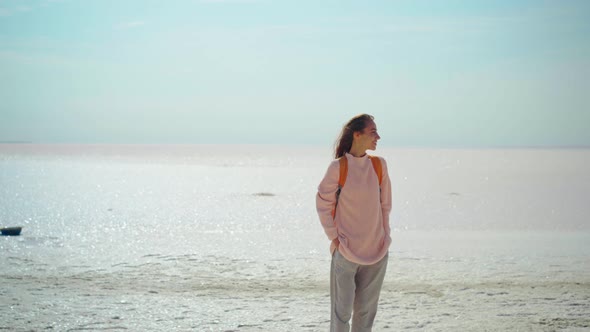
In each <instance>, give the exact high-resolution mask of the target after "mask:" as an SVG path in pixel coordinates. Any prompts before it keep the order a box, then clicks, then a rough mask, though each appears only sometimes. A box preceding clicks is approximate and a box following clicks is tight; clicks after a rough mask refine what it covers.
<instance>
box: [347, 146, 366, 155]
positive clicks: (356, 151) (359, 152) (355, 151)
mask: <svg viewBox="0 0 590 332" xmlns="http://www.w3.org/2000/svg"><path fill="white" fill-rule="evenodd" d="M348 153H350V154H351V155H353V156H355V157H357V158H360V157H364V156H365V155H366V154H367V150H363V149H358V148H357V149H355V148H354V147H352V149H350V151H348Z"/></svg>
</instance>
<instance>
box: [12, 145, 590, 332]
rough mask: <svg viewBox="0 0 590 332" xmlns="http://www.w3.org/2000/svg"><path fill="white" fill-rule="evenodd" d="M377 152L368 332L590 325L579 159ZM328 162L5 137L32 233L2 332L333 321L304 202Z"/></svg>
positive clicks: (323, 260)
mask: <svg viewBox="0 0 590 332" xmlns="http://www.w3.org/2000/svg"><path fill="white" fill-rule="evenodd" d="M382 155H386V158H387V160H388V164H389V165H390V173H391V175H392V181H393V183H394V188H395V189H394V193H395V197H396V200H395V204H394V209H395V212H394V213H393V215H392V217H393V219H392V220H393V222H394V229H395V231H394V234H393V245H392V248H391V255H390V263H389V270H388V273H387V276H386V280H385V285H384V288H383V292H382V296H381V304H380V308H379V313H378V316H377V320H376V327H375V330H376V331H382V330H392V331H393V330H407V331H422V330H428V331H587V330H590V319H589V318H588V317H590V276H589V275H590V274H589V273H588V271H590V224H589V221H588V216H589V215H590V210H589V207H588V206H587V204H585V202H583V200H582V199H573V200H571V199H567V200H566V199H564V197H567V198H569V197H577V196H576V195H584V194H586V196H585V197H589V196H588V194H590V177H589V175H588V171H587V170H588V169H590V168H587V167H585V166H587V165H588V161H589V160H590V153H589V152H588V151H585V150H565V151H563V150H555V151H547V150H541V151H535V150H525V151H520V152H519V151H514V150H489V151H485V150H483V151H467V150H457V151H453V150H450V151H447V150H396V149H390V150H384V151H383V153H382ZM457 160H460V161H461V162H459V163H457V162H456V161H457ZM544 160H545V161H546V162H543V161H544ZM467 161H468V162H467ZM327 162H329V151H327V152H326V151H324V150H323V149H316V148H291V149H287V148H283V147H264V148H261V147H256V146H248V147H204V146H159V147H158V146H156V147H149V146H147V147H146V146H57V147H56V146H18V145H10V146H6V145H4V146H0V184H1V186H0V199H1V202H2V203H1V205H0V225H7V226H13V223H18V224H19V225H23V226H24V229H23V234H22V235H21V236H19V237H0V250H1V251H2V253H3V258H4V260H5V263H4V264H2V266H1V267H0V282H1V285H2V286H1V287H0V303H1V304H2V306H1V307H0V330H2V329H4V330H10V331H30V330H34V331H41V330H55V331H82V330H130V331H168V330H177V331H189V330H195V331H326V330H327V328H328V325H329V321H328V319H329V285H328V283H329V280H328V274H329V265H330V257H329V255H328V243H327V240H326V239H325V238H324V235H323V232H322V230H321V227H320V225H319V221H317V216H316V215H315V210H314V205H313V203H314V194H315V188H316V186H317V183H318V182H319V180H320V178H321V176H323V172H324V171H325V167H326V166H327ZM533 163H536V164H538V165H539V166H538V167H537V168H536V171H530V165H531V164H533ZM412 165H414V166H415V167H413V168H411V167H410V166H412ZM492 170H493V172H492ZM486 177H487V180H485V181H487V182H485V183H487V184H486V185H485V186H484V185H482V183H484V182H479V181H480V180H481V181H484V179H485V178H486ZM551 192H552V193H551ZM449 193H453V194H449ZM515 193H516V194H517V195H515ZM515 196H516V197H515ZM509 197H513V198H512V199H510V198H509ZM474 202H480V205H479V207H474V206H473V204H474ZM525 203H526V204H525ZM535 206H536V207H537V209H534V208H533V207H535ZM428 207H430V210H431V211H424V209H427V208H428ZM548 211H554V213H553V214H550V215H547V212H548ZM564 211H565V212H564ZM567 218H569V219H568V220H565V219H567ZM480 221H485V222H480Z"/></svg>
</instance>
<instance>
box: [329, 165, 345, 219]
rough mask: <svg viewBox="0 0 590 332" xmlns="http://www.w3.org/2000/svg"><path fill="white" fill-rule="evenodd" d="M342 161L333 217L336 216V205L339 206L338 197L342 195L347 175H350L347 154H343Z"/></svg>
mask: <svg viewBox="0 0 590 332" xmlns="http://www.w3.org/2000/svg"><path fill="white" fill-rule="evenodd" d="M338 160H339V162H340V176H339V177H338V190H336V204H334V209H333V210H332V218H334V217H336V207H337V206H338V198H339V197H340V191H341V190H342V187H344V183H346V176H347V175H348V159H346V156H342V157H340V158H339V159H338Z"/></svg>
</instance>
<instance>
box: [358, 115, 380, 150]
mask: <svg viewBox="0 0 590 332" xmlns="http://www.w3.org/2000/svg"><path fill="white" fill-rule="evenodd" d="M354 139H355V140H356V141H357V142H358V144H359V145H360V146H361V147H362V148H363V149H366V150H375V149H376V148H377V141H378V140H380V139H381V136H379V134H378V133H377V125H375V122H374V121H373V120H368V121H367V126H366V127H365V129H364V130H363V131H362V132H357V133H355V135H354Z"/></svg>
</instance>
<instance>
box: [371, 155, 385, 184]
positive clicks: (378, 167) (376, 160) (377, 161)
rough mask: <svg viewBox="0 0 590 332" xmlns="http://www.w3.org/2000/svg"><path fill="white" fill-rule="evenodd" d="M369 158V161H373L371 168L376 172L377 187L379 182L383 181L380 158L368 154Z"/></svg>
mask: <svg viewBox="0 0 590 332" xmlns="http://www.w3.org/2000/svg"><path fill="white" fill-rule="evenodd" d="M369 159H371V163H373V169H374V170H375V173H377V177H378V178H379V187H381V182H382V181H383V167H382V166H381V159H379V157H377V156H371V155H369Z"/></svg>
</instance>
